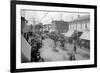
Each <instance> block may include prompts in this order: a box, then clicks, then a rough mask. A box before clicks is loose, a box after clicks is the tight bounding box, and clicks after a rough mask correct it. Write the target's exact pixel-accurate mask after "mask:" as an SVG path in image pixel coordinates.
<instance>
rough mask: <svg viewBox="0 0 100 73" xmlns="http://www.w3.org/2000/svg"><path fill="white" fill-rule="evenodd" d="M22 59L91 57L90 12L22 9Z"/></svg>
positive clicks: (78, 58) (40, 59)
mask: <svg viewBox="0 0 100 73" xmlns="http://www.w3.org/2000/svg"><path fill="white" fill-rule="evenodd" d="M21 13H22V14H21V62H22V63H27V62H53V61H66V62H67V61H76V60H89V59H90V49H91V48H90V13H84V12H83V13H82V12H70V11H69V12H67V11H66V12H63V11H62V12H59V11H58V12H56V11H55V12H54V11H35V10H27V9H26V10H25V9H22V10H21Z"/></svg>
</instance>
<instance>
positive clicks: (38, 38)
mask: <svg viewBox="0 0 100 73" xmlns="http://www.w3.org/2000/svg"><path fill="white" fill-rule="evenodd" d="M23 36H24V38H25V39H26V41H27V42H28V43H29V44H30V45H31V47H32V48H31V62H41V61H42V62H43V61H44V59H43V58H41V56H40V52H39V49H41V47H42V46H43V43H42V40H44V39H45V38H46V37H49V38H50V39H52V40H54V42H55V46H56V45H57V44H59V45H60V48H61V49H62V50H66V47H65V44H66V43H69V41H68V39H67V38H66V37H64V36H63V35H61V34H57V33H55V32H51V33H49V32H47V31H46V32H45V31H44V32H40V31H39V32H31V31H30V32H26V33H24V34H23ZM71 43H72V42H71ZM73 49H74V50H73V51H76V46H74V47H73ZM69 59H70V60H75V56H74V55H73V54H71V55H70V58H69Z"/></svg>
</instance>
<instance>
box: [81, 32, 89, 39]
mask: <svg viewBox="0 0 100 73" xmlns="http://www.w3.org/2000/svg"><path fill="white" fill-rule="evenodd" d="M80 39H85V40H90V31H85V32H83V34H82V35H81V36H80Z"/></svg>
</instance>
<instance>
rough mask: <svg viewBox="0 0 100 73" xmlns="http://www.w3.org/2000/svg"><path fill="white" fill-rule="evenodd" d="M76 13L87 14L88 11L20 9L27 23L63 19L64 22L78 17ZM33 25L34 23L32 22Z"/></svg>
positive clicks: (46, 22)
mask: <svg viewBox="0 0 100 73" xmlns="http://www.w3.org/2000/svg"><path fill="white" fill-rule="evenodd" d="M78 15H80V16H84V15H89V14H88V13H77V12H50V11H49V12H48V11H34V10H22V16H24V17H25V18H26V19H27V20H28V25H30V24H33V22H34V21H35V23H36V24H37V23H39V22H41V23H43V24H50V23H51V21H52V20H63V21H66V22H69V21H72V20H74V19H77V18H78ZM33 25H34V24H33Z"/></svg>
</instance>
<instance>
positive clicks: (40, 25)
mask: <svg viewBox="0 0 100 73" xmlns="http://www.w3.org/2000/svg"><path fill="white" fill-rule="evenodd" d="M42 29H43V26H42V23H39V24H37V25H35V30H37V31H41V30H42Z"/></svg>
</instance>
